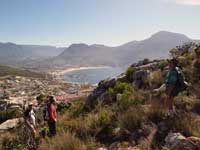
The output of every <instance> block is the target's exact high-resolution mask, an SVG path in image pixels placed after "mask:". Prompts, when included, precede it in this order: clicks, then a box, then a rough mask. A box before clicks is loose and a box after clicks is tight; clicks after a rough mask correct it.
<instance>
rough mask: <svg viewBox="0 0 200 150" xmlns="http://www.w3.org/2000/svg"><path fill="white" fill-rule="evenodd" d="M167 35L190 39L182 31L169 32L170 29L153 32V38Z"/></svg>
mask: <svg viewBox="0 0 200 150" xmlns="http://www.w3.org/2000/svg"><path fill="white" fill-rule="evenodd" d="M165 37H167V38H169V37H173V38H181V39H185V40H187V39H189V38H188V37H187V36H186V35H184V34H180V33H174V32H169V31H159V32H157V33H155V34H153V35H152V36H151V38H153V39H154V38H156V39H157V38H165Z"/></svg>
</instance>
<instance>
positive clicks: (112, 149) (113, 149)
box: [108, 142, 120, 150]
mask: <svg viewBox="0 0 200 150" xmlns="http://www.w3.org/2000/svg"><path fill="white" fill-rule="evenodd" d="M119 147H120V143H119V142H114V143H112V144H111V145H110V146H109V148H108V150H118V149H119Z"/></svg>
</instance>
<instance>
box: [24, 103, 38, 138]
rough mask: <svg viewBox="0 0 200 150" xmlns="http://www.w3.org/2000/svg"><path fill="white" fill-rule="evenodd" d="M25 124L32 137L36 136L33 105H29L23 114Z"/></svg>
mask: <svg viewBox="0 0 200 150" xmlns="http://www.w3.org/2000/svg"><path fill="white" fill-rule="evenodd" d="M24 117H25V123H26V124H27V125H28V127H29V128H30V129H31V131H32V134H33V136H34V137H35V136H36V123H35V112H34V110H33V103H29V105H28V108H27V109H26V110H25V113H24Z"/></svg>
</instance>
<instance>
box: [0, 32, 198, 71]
mask: <svg viewBox="0 0 200 150" xmlns="http://www.w3.org/2000/svg"><path fill="white" fill-rule="evenodd" d="M187 42H197V43H198V42H200V41H199V40H193V39H190V38H188V37H187V36H185V35H183V34H179V33H172V32H167V31H160V32H158V33H156V34H154V35H152V36H151V37H150V38H148V39H145V40H142V41H132V42H128V43H126V44H123V45H121V46H117V47H109V46H104V45H98V44H94V45H87V44H84V43H81V44H72V45H71V46H69V47H68V48H56V47H53V46H39V45H38V46H37V45H17V44H13V43H0V64H6V65H17V66H21V67H29V68H36V69H37V68H39V69H48V68H55V67H59V68H63V67H74V66H100V65H103V66H123V67H124V66H128V65H130V64H131V63H132V62H137V61H138V60H141V59H144V58H149V59H161V58H166V57H168V54H169V49H172V48H174V47H176V46H177V45H182V44H183V43H187Z"/></svg>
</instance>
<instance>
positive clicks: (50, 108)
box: [44, 96, 57, 136]
mask: <svg viewBox="0 0 200 150" xmlns="http://www.w3.org/2000/svg"><path fill="white" fill-rule="evenodd" d="M44 119H45V120H46V121H47V123H48V127H49V133H50V136H55V135H56V122H57V113H56V108H55V99H54V97H53V96H49V97H48V102H47V105H46V111H45V116H44Z"/></svg>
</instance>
